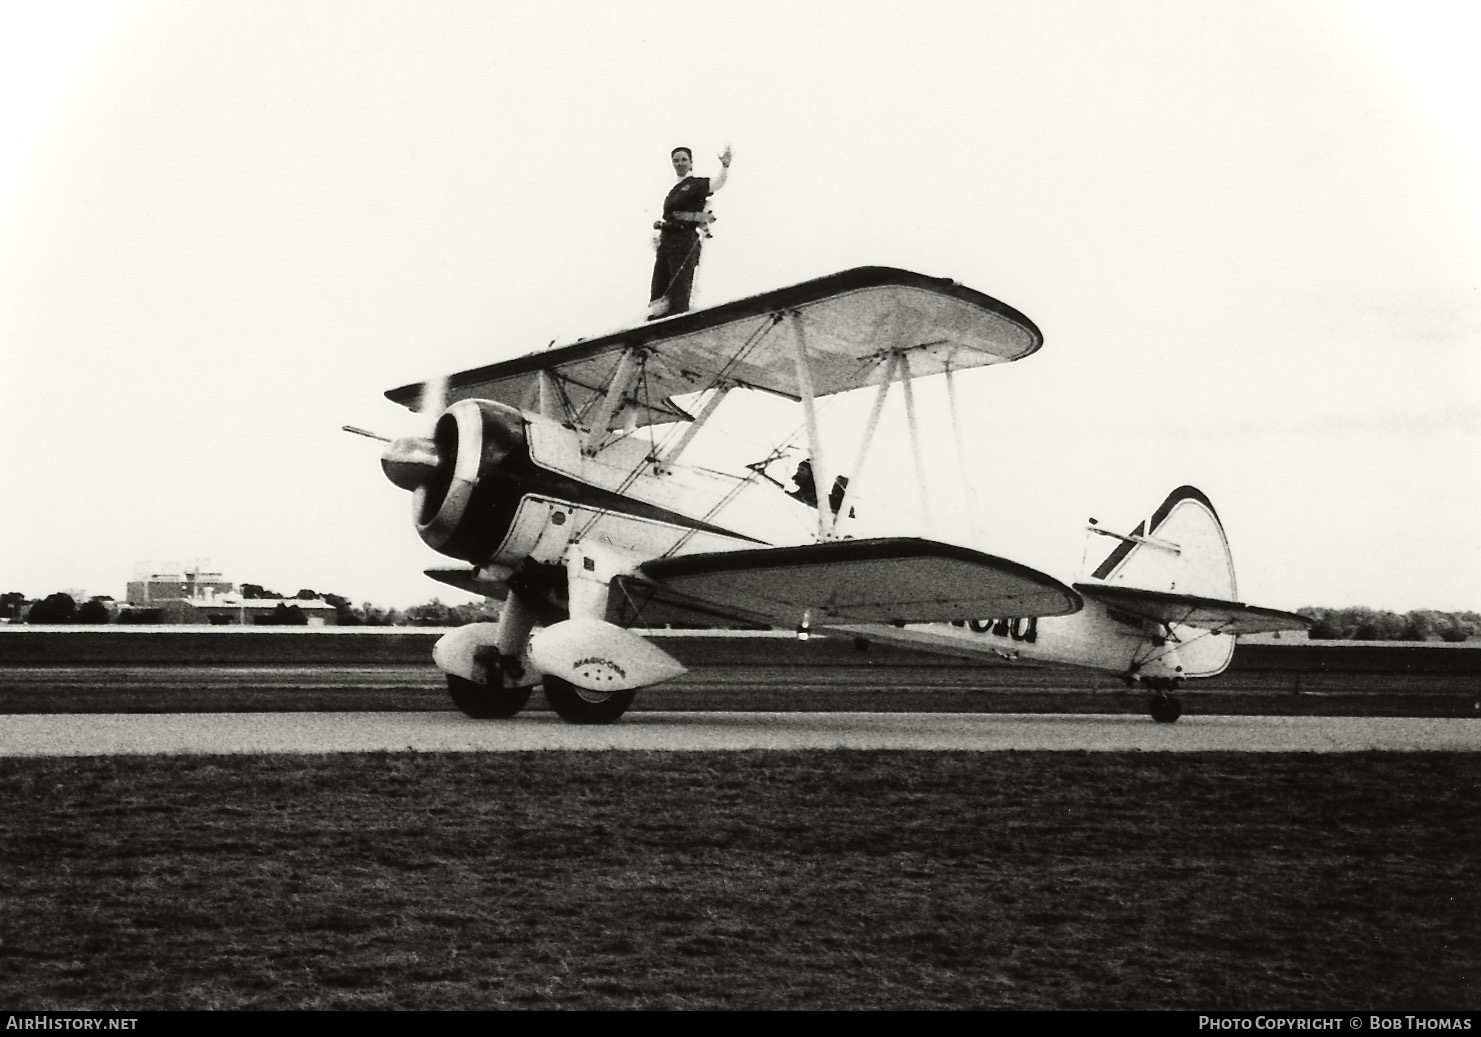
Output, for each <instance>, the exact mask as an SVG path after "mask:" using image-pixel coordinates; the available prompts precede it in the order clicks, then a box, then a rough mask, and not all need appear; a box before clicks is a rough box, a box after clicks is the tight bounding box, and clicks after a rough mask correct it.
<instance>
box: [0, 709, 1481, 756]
mask: <svg viewBox="0 0 1481 1037" xmlns="http://www.w3.org/2000/svg"><path fill="white" fill-rule="evenodd" d="M614 749H615V750H657V751H663V752H703V751H714V750H743V749H924V750H955V751H968V752H1006V751H1013V750H1061V751H1091V752H1126V751H1134V752H1360V751H1364V750H1382V751H1387V752H1425V751H1452V752H1454V751H1460V752H1476V751H1477V750H1481V720H1478V719H1469V718H1466V719H1417V718H1386V717H1253V716H1238V717H1235V716H1191V717H1184V718H1183V719H1182V720H1180V721H1179V722H1178V723H1176V724H1171V725H1168V724H1158V723H1155V722H1153V721H1151V720H1150V719H1148V718H1146V717H1133V716H1107V715H1085V714H1061V715H1046V714H1025V713H1004V714H962V713H713V712H704V713H699V712H689V713H686V712H651V713H638V712H634V713H629V714H628V715H627V716H626V717H624V718H623V719H622V720H621V721H619V722H618V723H616V724H611V725H607V726H602V727H579V726H573V725H570V724H566V723H564V722H563V721H561V720H559V719H558V718H556V717H554V716H551V715H548V714H539V713H530V714H523V715H521V716H519V717H516V718H514V719H513V720H499V721H488V720H470V719H468V718H467V717H464V716H463V715H461V714H458V713H450V712H427V713H164V714H138V713H127V714H125V713H99V714H86V715H82V714H38V715H16V716H7V717H5V718H4V723H3V725H0V756H126V755H211V754H256V755H268V754H275V753H309V754H321V753H364V752H406V751H410V752H529V751H534V750H576V751H593V750H614Z"/></svg>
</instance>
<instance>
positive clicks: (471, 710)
mask: <svg viewBox="0 0 1481 1037" xmlns="http://www.w3.org/2000/svg"><path fill="white" fill-rule="evenodd" d="M534 690H535V689H534V688H533V687H525V688H493V687H490V686H489V685H487V684H479V683H478V682H477V681H470V680H468V679H467V678H466V677H459V676H457V675H456V674H451V673H450V674H448V675H447V691H448V694H449V695H451V696H452V700H453V705H455V706H457V707H458V708H459V709H461V710H462V711H463V712H464V713H467V714H468V715H469V716H470V717H472V718H473V719H475V720H507V719H509V718H510V717H512V716H514V714H516V713H518V712H519V711H520V710H522V709H524V708H525V703H527V702H529V701H530V693H531V692H532V691H534Z"/></svg>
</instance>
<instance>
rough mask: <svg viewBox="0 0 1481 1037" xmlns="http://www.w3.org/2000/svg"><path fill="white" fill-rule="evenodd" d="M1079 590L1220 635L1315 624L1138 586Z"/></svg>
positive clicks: (1093, 586) (1156, 617)
mask: <svg viewBox="0 0 1481 1037" xmlns="http://www.w3.org/2000/svg"><path fill="white" fill-rule="evenodd" d="M1075 590H1077V591H1079V592H1080V593H1081V594H1083V595H1084V596H1085V597H1087V598H1090V599H1092V600H1094V601H1098V602H1100V603H1101V604H1103V605H1106V606H1109V607H1111V608H1114V609H1118V610H1120V611H1121V612H1126V613H1129V614H1131V615H1133V616H1137V617H1138V618H1141V619H1150V620H1155V621H1156V622H1159V623H1166V624H1168V625H1172V624H1177V625H1179V626H1189V627H1198V628H1200V629H1203V630H1212V631H1213V632H1214V633H1216V634H1263V633H1269V632H1273V631H1277V630H1306V629H1308V628H1310V626H1311V623H1312V621H1311V620H1309V619H1307V618H1306V617H1305V616H1298V615H1297V614H1296V613H1294V612H1281V611H1280V610H1279V609H1267V608H1260V607H1258V606H1256V605H1246V604H1244V603H1243V602H1239V601H1224V600H1222V599H1219V598H1201V597H1198V596H1197V595H1194V594H1174V593H1171V592H1168V591H1151V590H1140V589H1138V588H1136V587H1121V586H1115V587H1111V586H1105V585H1102V584H1096V583H1077V584H1075Z"/></svg>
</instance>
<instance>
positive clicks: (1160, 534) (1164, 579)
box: [1091, 486, 1239, 601]
mask: <svg viewBox="0 0 1481 1037" xmlns="http://www.w3.org/2000/svg"><path fill="white" fill-rule="evenodd" d="M1109 535H1111V536H1117V534H1109ZM1117 538H1118V539H1119V540H1120V541H1121V542H1120V543H1118V544H1117V545H1116V546H1115V547H1114V548H1113V549H1112V550H1111V553H1110V554H1109V555H1107V556H1106V559H1105V561H1103V562H1101V563H1100V565H1099V566H1098V567H1097V568H1096V570H1095V572H1093V573H1092V574H1091V576H1092V578H1093V579H1096V580H1100V581H1101V582H1103V583H1108V584H1113V585H1118V584H1119V585H1122V586H1126V587H1136V588H1139V589H1142V590H1154V591H1167V592H1169V593H1175V594H1194V595H1198V596H1200V597H1205V598H1219V599H1222V600H1225V601H1235V600H1237V599H1238V597H1239V595H1238V594H1237V593H1236V592H1235V585H1234V559H1233V556H1232V555H1230V553H1229V541H1228V540H1227V539H1226V538H1225V536H1224V526H1223V524H1222V523H1221V522H1220V521H1219V516H1218V514H1217V513H1216V512H1215V511H1214V506H1213V504H1211V503H1210V502H1209V499H1208V498H1207V497H1205V496H1204V495H1203V493H1201V492H1200V491H1198V490H1196V489H1194V488H1193V487H1192V486H1179V487H1178V488H1177V489H1176V490H1173V491H1172V492H1171V493H1169V494H1168V495H1167V499H1166V500H1164V501H1163V502H1162V504H1161V505H1160V506H1159V507H1158V508H1157V510H1156V511H1155V512H1153V513H1152V517H1151V519H1149V520H1148V521H1146V522H1143V523H1140V524H1139V525H1138V526H1137V527H1136V529H1135V530H1133V531H1132V533H1131V535H1130V536H1128V537H1124V538H1123V537H1119V536H1118V537H1117Z"/></svg>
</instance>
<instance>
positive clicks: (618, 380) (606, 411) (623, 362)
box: [581, 349, 643, 457]
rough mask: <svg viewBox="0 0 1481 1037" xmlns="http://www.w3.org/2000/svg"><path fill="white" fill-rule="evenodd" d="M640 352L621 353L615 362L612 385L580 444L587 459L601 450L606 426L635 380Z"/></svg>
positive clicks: (598, 406) (627, 351)
mask: <svg viewBox="0 0 1481 1037" xmlns="http://www.w3.org/2000/svg"><path fill="white" fill-rule="evenodd" d="M642 352H643V351H642V350H641V349H624V350H623V351H622V357H621V358H620V359H619V360H618V361H617V370H616V371H615V372H614V373H613V375H612V383H611V385H609V386H608V387H607V394H606V395H605V396H603V397H602V402H601V403H600V404H598V405H597V409H596V413H595V414H594V415H592V419H591V423H590V426H589V428H588V430H587V433H586V441H585V442H584V443H582V444H581V452H582V453H583V454H585V455H586V456H587V457H595V456H596V455H597V451H598V450H600V449H601V446H602V441H603V440H604V439H606V438H607V425H608V424H609V423H610V422H611V420H612V414H613V413H614V412H615V411H616V409H617V405H618V404H619V403H621V402H622V400H623V398H624V397H625V396H626V395H627V393H628V390H630V389H631V388H632V386H633V382H635V381H636V380H637V377H638V372H639V368H640V366H641V365H640V364H639V360H640V359H641V356H642Z"/></svg>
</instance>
